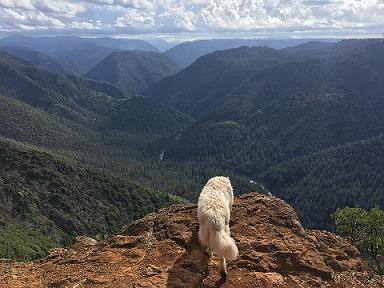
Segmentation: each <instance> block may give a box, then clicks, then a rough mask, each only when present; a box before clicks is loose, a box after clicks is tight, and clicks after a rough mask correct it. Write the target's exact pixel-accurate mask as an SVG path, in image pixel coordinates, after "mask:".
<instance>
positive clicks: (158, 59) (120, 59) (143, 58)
mask: <svg viewBox="0 0 384 288" xmlns="http://www.w3.org/2000/svg"><path fill="white" fill-rule="evenodd" d="M178 70H179V68H178V67H177V65H176V64H175V63H173V62H172V61H171V60H170V59H168V58H167V57H166V56H164V55H162V54H160V53H156V52H142V51H119V52H114V53H111V54H110V55H109V56H108V57H106V58H105V59H103V61H101V62H100V63H99V64H98V65H96V67H94V68H93V69H92V70H91V71H90V72H88V73H87V74H86V75H85V77H87V78H90V79H95V80H101V81H107V82H110V83H112V84H115V85H116V86H118V87H120V88H121V89H123V90H124V91H127V92H129V93H137V92H141V91H142V90H144V89H145V88H147V87H148V86H150V85H151V84H153V83H155V82H157V81H159V80H161V79H163V78H165V77H167V76H169V75H172V74H174V73H176V72H177V71H178Z"/></svg>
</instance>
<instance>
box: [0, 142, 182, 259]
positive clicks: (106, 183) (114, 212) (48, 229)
mask: <svg viewBox="0 0 384 288" xmlns="http://www.w3.org/2000/svg"><path fill="white" fill-rule="evenodd" d="M0 162H1V167H0V208H1V209H0V230H2V229H3V227H2V226H4V225H5V224H7V225H9V223H14V222H15V223H18V225H17V226H16V227H20V226H21V227H22V226H25V227H30V228H33V229H34V230H36V231H38V232H40V233H43V234H44V235H45V236H47V237H49V238H50V239H51V241H53V242H54V243H55V244H56V245H62V244H65V243H68V241H71V237H73V235H76V234H79V233H80V234H87V235H93V236H96V235H97V234H105V233H111V232H114V231H116V230H117V229H121V227H122V225H123V224H126V223H128V222H130V221H132V220H134V219H137V218H139V217H141V216H143V215H145V214H147V213H148V212H151V211H154V210H156V209H158V208H159V207H162V206H164V205H169V204H170V203H174V202H175V198H174V197H171V196H169V195H165V194H161V193H159V192H156V191H153V190H151V189H147V188H143V187H141V186H139V185H137V184H135V183H132V182H130V181H127V180H124V179H121V178H117V177H113V176H109V175H107V174H102V173H100V172H96V171H94V170H91V169H88V168H84V167H79V166H74V165H71V164H68V163H65V162H62V161H60V160H57V159H55V158H54V157H52V156H51V155H50V154H47V153H43V152H39V151H37V150H33V149H31V148H26V147H24V146H21V145H20V144H17V143H13V142H10V141H7V140H5V139H0ZM20 229H22V228H20ZM23 240H24V241H25V239H17V241H19V242H20V241H23ZM26 245H27V244H26ZM10 247H12V245H11V244H9V243H7V242H5V243H4V242H2V241H0V257H7V256H8V257H15V258H17V256H21V257H24V259H27V258H28V256H32V257H33V255H18V252H19V251H17V249H10ZM30 248H31V249H33V247H30ZM7 250H8V253H9V254H10V255H4V252H7ZM9 250H10V251H9ZM15 250H16V251H15ZM42 252H44V251H42ZM36 254H37V253H36ZM36 256H39V255H36Z"/></svg>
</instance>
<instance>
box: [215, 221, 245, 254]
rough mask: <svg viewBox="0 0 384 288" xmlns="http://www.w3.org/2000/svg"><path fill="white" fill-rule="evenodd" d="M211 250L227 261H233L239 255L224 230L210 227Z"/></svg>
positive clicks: (234, 244)
mask: <svg viewBox="0 0 384 288" xmlns="http://www.w3.org/2000/svg"><path fill="white" fill-rule="evenodd" d="M210 228H211V237H210V240H211V241H210V242H211V248H212V249H213V251H214V252H215V253H216V254H217V255H218V256H220V257H224V258H225V259H227V260H235V259H236V258H237V255H238V254H239V250H238V249H237V246H236V243H235V240H233V239H232V238H231V236H229V235H228V234H227V233H226V232H225V230H224V229H215V228H216V227H214V226H213V227H212V225H211V227H210Z"/></svg>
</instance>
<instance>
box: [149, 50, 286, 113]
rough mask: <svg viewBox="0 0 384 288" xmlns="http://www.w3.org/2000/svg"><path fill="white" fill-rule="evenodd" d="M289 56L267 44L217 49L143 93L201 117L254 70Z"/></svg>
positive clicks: (278, 62)
mask: <svg viewBox="0 0 384 288" xmlns="http://www.w3.org/2000/svg"><path fill="white" fill-rule="evenodd" d="M288 60H289V58H287V57H286V55H285V54H284V53H280V52H279V51H277V50H274V49H272V48H267V47H263V48H248V47H241V48H238V49H231V50H225V51H218V52H215V53H212V54H209V55H205V56H203V57H201V58H199V59H198V60H197V61H196V62H195V63H193V64H192V65H191V66H189V67H187V68H186V69H184V70H182V71H180V72H179V73H177V74H175V75H173V76H170V77H167V78H165V79H164V80H161V81H159V82H157V83H155V84H154V85H152V86H151V87H149V88H148V89H147V90H145V91H144V92H143V93H144V95H147V96H150V97H153V98H155V99H156V100H158V101H160V102H162V103H165V104H166V105H170V106H172V107H174V108H176V109H177V110H179V111H182V112H184V113H187V114H189V115H191V116H192V117H194V118H201V117H203V116H204V115H205V114H206V113H207V112H208V111H209V109H211V108H212V107H213V106H214V105H215V104H217V103H218V102H219V101H220V100H221V98H222V97H224V96H225V95H226V94H228V93H229V92H230V91H231V90H232V89H234V88H235V87H237V86H238V85H240V84H241V83H243V82H244V81H246V80H247V79H248V78H249V77H251V76H252V75H253V74H255V73H256V72H258V71H261V70H263V69H266V68H267V67H270V66H273V65H277V64H280V63H284V62H285V61H288Z"/></svg>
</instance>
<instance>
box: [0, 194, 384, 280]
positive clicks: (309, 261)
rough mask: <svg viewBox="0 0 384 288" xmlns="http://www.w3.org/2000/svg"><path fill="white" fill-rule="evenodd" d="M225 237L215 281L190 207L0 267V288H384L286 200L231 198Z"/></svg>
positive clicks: (349, 249)
mask: <svg viewBox="0 0 384 288" xmlns="http://www.w3.org/2000/svg"><path fill="white" fill-rule="evenodd" d="M230 225H231V231H232V235H233V237H234V239H235V240H236V243H237V245H238V248H239V251H240V256H239V258H238V260H236V261H230V262H229V265H228V266H229V274H228V279H227V281H226V282H223V281H222V280H220V276H219V272H218V268H217V264H218V258H217V257H215V256H214V257H212V258H211V259H209V258H208V256H206V255H205V254H204V253H203V249H202V247H201V246H200V245H199V242H198V239H197V228H198V223H197V219H196V205H178V206H172V207H170V208H166V209H163V210H161V211H160V212H159V213H152V214H149V215H147V216H146V217H144V218H142V219H140V220H138V221H135V222H133V223H132V224H130V225H128V226H127V227H126V228H125V229H124V230H123V231H122V232H121V233H120V235H115V236H113V237H110V238H109V239H107V240H105V241H100V242H98V241H96V240H94V239H91V238H87V237H78V238H77V242H76V243H75V244H74V245H73V246H71V247H69V248H57V249H53V250H51V252H50V254H49V256H48V257H46V258H44V259H42V260H40V261H37V262H34V263H15V262H10V261H6V260H2V261H0V287H36V288H38V287H52V288H53V287H62V288H64V287H65V288H67V287H71V288H75V287H77V288H80V287H266V288H267V287H348V288H350V287H383V286H384V280H383V279H382V278H381V277H379V276H376V275H374V274H373V273H372V272H370V271H369V269H368V268H367V267H366V265H365V264H364V262H363V261H362V259H361V258H360V255H359V252H358V251H357V250H356V249H355V248H354V247H353V246H351V245H350V244H349V243H348V242H347V241H346V240H344V239H342V238H341V237H338V236H336V235H334V234H332V233H329V232H325V231H317V230H305V229H304V228H303V227H302V225H301V224H300V222H299V220H298V217H297V215H296V213H295V212H294V210H293V209H292V208H291V207H290V206H289V205H288V204H286V203H285V202H284V201H282V200H280V199H277V198H273V197H269V196H265V195H262V194H257V193H251V194H246V195H243V196H240V197H237V198H236V200H235V203H234V207H233V210H232V221H231V223H230Z"/></svg>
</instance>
